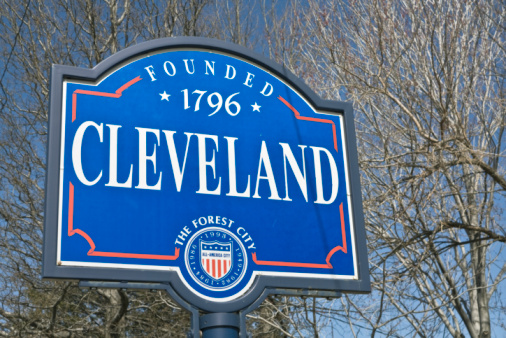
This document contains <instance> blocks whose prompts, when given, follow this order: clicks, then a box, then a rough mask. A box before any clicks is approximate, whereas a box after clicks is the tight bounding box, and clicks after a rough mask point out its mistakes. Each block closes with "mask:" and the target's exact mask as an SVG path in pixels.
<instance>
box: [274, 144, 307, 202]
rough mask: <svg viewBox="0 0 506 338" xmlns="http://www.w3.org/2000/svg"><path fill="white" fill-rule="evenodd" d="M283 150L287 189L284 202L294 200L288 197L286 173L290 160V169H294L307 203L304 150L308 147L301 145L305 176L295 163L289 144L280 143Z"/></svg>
mask: <svg viewBox="0 0 506 338" xmlns="http://www.w3.org/2000/svg"><path fill="white" fill-rule="evenodd" d="M279 144H280V145H281V147H282V148H283V164H284V168H285V189H286V197H285V198H283V201H291V200H292V199H291V198H290V197H289V196H288V175H287V172H286V160H287V159H288V163H289V164H290V168H292V172H293V174H294V175H295V178H296V179H297V183H298V184H299V187H300V190H301V191H302V194H303V195H304V199H305V200H306V202H307V182H306V161H305V159H304V149H305V148H306V146H302V145H299V147H300V149H301V150H302V168H303V169H304V174H302V172H301V170H300V168H299V165H298V164H297V161H295V157H294V156H293V153H292V150H291V149H290V146H289V145H288V144H287V143H279Z"/></svg>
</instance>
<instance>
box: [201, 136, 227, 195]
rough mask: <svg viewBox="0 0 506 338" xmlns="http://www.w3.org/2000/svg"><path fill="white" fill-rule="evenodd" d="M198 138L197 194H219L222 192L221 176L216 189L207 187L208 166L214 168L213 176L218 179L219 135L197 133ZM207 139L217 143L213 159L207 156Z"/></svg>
mask: <svg viewBox="0 0 506 338" xmlns="http://www.w3.org/2000/svg"><path fill="white" fill-rule="evenodd" d="M195 135H197V138H198V141H199V143H198V145H199V190H197V194H210V195H219V194H220V193H221V177H220V178H219V179H218V186H217V187H216V189H214V190H208V188H207V167H211V169H213V177H214V178H215V179H216V168H215V164H216V163H215V154H216V151H218V136H217V135H206V134H195ZM206 139H211V140H213V141H214V144H215V145H216V149H213V157H212V158H211V160H209V161H208V160H207V158H206Z"/></svg>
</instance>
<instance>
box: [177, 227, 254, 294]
mask: <svg viewBox="0 0 506 338" xmlns="http://www.w3.org/2000/svg"><path fill="white" fill-rule="evenodd" d="M184 257H185V263H186V268H187V270H188V273H189V274H190V276H191V277H192V278H193V280H194V281H195V282H197V283H198V284H199V285H200V286H202V287H204V288H206V289H208V290H213V291H225V290H229V289H231V288H232V287H234V286H235V285H236V284H238V283H239V282H240V281H241V279H242V278H243V277H244V274H245V272H246V269H247V266H248V258H247V255H246V250H245V248H244V245H243V244H242V243H241V241H240V240H239V238H237V236H236V235H234V234H233V233H232V232H230V231H228V230H226V229H222V228H217V227H210V228H205V229H202V230H200V231H198V232H197V233H195V234H194V235H193V236H192V237H191V238H190V240H189V241H188V244H187V245H186V250H185V255H184Z"/></svg>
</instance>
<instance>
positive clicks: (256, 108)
mask: <svg viewBox="0 0 506 338" xmlns="http://www.w3.org/2000/svg"><path fill="white" fill-rule="evenodd" d="M251 106H252V107H253V111H257V112H259V113H260V107H262V106H259V105H258V104H257V103H256V102H255V104H252V105H251Z"/></svg>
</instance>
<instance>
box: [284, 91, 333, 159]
mask: <svg viewBox="0 0 506 338" xmlns="http://www.w3.org/2000/svg"><path fill="white" fill-rule="evenodd" d="M278 99H279V100H280V101H281V102H283V103H284V104H285V105H286V106H287V107H288V108H290V110H291V111H293V113H294V114H295V118H296V119H297V120H302V121H311V122H319V123H328V124H331V125H332V135H333V137H334V149H335V150H336V151H337V134H336V125H335V124H334V121H332V120H325V119H317V118H314V117H307V116H301V115H300V113H299V112H298V111H297V109H295V108H294V107H293V106H292V105H291V104H290V103H288V101H286V100H285V99H284V98H282V97H281V96H278Z"/></svg>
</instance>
